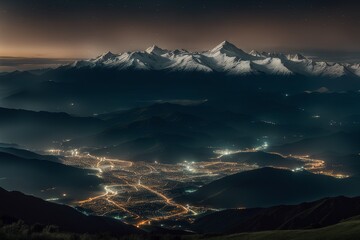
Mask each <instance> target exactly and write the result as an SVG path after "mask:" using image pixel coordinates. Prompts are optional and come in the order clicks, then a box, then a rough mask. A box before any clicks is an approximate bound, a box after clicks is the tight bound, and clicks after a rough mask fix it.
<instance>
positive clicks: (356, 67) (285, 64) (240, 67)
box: [65, 41, 360, 77]
mask: <svg viewBox="0 0 360 240" xmlns="http://www.w3.org/2000/svg"><path fill="white" fill-rule="evenodd" d="M65 67H68V68H83V67H90V68H94V67H107V68H114V69H118V70H126V69H133V70H164V71H198V72H224V73H226V74H231V75H249V74H272V75H294V74H297V75H305V76H324V77H342V76H358V77H360V64H341V63H329V62H316V61H313V60H311V59H307V58H306V57H304V56H303V55H301V54H299V53H296V54H287V55H285V54H283V53H276V52H261V53H260V52H258V51H256V50H252V51H251V52H249V53H246V52H245V51H243V50H241V49H239V48H237V47H236V46H235V45H233V44H232V43H230V42H227V41H224V42H222V43H220V44H219V45H217V46H216V47H214V48H213V49H211V50H209V51H205V52H200V53H199V52H189V51H187V50H183V49H181V50H178V49H177V50H173V51H170V50H165V49H162V48H160V47H158V46H156V45H154V46H151V47H149V48H147V49H146V50H145V51H134V52H124V53H121V54H114V53H111V52H107V53H105V54H102V55H100V56H98V57H96V58H94V59H89V60H79V61H76V62H74V63H72V64H69V65H66V66H65Z"/></svg>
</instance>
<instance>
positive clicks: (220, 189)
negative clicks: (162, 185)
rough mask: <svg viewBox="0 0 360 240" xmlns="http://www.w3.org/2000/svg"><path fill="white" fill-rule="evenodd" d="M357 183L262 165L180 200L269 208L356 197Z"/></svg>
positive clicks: (223, 206)
mask: <svg viewBox="0 0 360 240" xmlns="http://www.w3.org/2000/svg"><path fill="white" fill-rule="evenodd" d="M359 184H360V183H359V179H358V178H347V179H336V178H333V177H329V176H324V175H318V174H313V173H310V172H307V171H299V172H292V171H289V170H283V169H275V168H261V169H256V170H252V171H246V172H241V173H237V174H234V175H231V176H227V177H224V178H221V179H219V180H216V181H214V182H211V183H209V184H207V185H204V186H203V187H201V188H200V189H199V190H198V191H196V192H194V193H191V194H189V195H187V196H184V197H181V198H180V199H179V200H180V201H182V202H187V203H192V204H195V205H206V206H211V207H217V208H239V207H246V208H249V207H268V206H275V205H280V204H297V203H301V202H305V201H314V200H316V199H320V198H324V197H331V196H339V195H346V196H358V195H360V185H359Z"/></svg>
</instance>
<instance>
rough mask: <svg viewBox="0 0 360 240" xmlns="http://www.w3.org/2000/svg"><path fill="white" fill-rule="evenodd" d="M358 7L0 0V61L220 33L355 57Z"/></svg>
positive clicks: (290, 1)
mask: <svg viewBox="0 0 360 240" xmlns="http://www.w3.org/2000/svg"><path fill="white" fill-rule="evenodd" d="M359 12H360V1H358V0H341V1H339V0H241V1H240V0H101V1H100V0H87V1H85V0H0V66H3V67H4V66H7V67H16V66H17V64H19V63H20V62H21V63H24V62H26V61H29V59H31V61H30V63H34V64H42V63H44V62H45V61H48V63H49V64H57V63H62V62H64V61H65V62H66V61H67V59H76V58H88V57H94V56H96V55H98V54H100V53H102V52H105V51H109V50H110V51H113V52H121V51H128V50H142V49H146V48H147V47H148V46H151V45H153V44H156V45H158V46H161V47H163V48H167V49H175V48H186V49H189V50H194V51H201V50H207V49H210V48H212V47H214V46H215V45H217V44H218V43H220V42H222V41H223V40H228V41H230V42H232V43H234V44H235V45H237V46H238V47H239V48H242V49H244V50H245V51H249V50H251V49H256V50H259V51H262V50H265V51H282V52H295V51H296V52H302V53H305V54H307V55H314V57H315V56H317V57H320V58H321V56H327V57H328V58H341V59H343V60H344V61H355V60H357V59H359V56H360V54H359V53H360V30H359V26H360V14H359ZM354 59H355V60H354Z"/></svg>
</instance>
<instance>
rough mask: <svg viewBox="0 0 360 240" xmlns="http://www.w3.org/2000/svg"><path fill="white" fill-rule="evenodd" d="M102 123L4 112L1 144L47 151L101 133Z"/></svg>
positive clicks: (1, 112)
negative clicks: (61, 144) (66, 140)
mask: <svg viewBox="0 0 360 240" xmlns="http://www.w3.org/2000/svg"><path fill="white" fill-rule="evenodd" d="M104 126H105V123H104V122H103V121H101V120H99V119H95V118H88V117H73V116H71V115H69V114H67V113H51V112H34V111H27V110H19V109H7V108H0V131H1V136H0V141H1V142H8V143H13V142H14V143H17V144H20V145H25V146H27V147H32V148H38V149H46V148H48V147H50V146H52V145H55V144H56V142H62V141H64V140H65V139H71V138H74V137H79V136H82V135H87V134H91V133H94V132H97V131H100V130H101V129H103V127H104Z"/></svg>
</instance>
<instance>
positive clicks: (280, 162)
mask: <svg viewBox="0 0 360 240" xmlns="http://www.w3.org/2000/svg"><path fill="white" fill-rule="evenodd" d="M221 160H222V161H231V162H240V163H246V164H250V165H252V164H255V165H258V166H259V167H269V166H272V167H283V168H297V167H301V166H303V163H302V162H300V161H298V160H296V159H295V158H284V157H282V156H280V155H277V154H272V153H266V152H262V151H258V152H239V153H235V154H230V155H225V156H223V157H221Z"/></svg>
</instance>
